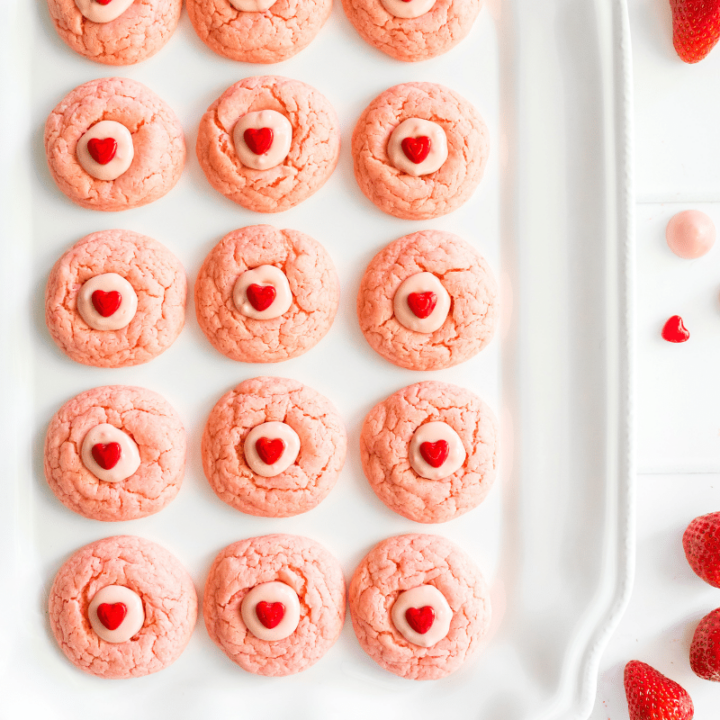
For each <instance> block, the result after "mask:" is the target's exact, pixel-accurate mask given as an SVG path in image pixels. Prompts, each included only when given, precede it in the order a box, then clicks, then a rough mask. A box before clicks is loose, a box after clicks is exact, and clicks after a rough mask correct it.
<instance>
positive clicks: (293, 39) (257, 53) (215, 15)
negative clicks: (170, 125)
mask: <svg viewBox="0 0 720 720" xmlns="http://www.w3.org/2000/svg"><path fill="white" fill-rule="evenodd" d="M268 3H272V4H270V6H269V7H266V6H267V5H268ZM240 7H245V8H248V9H249V8H251V7H253V8H257V9H256V10H249V11H248V10H241V9H239V8H240ZM331 9H332V0H276V1H275V2H272V0H187V11H188V15H189V16H190V21H191V22H192V24H193V27H194V28H195V32H196V33H197V34H198V36H199V37H200V39H201V40H202V41H203V42H204V43H205V44H206V45H207V46H208V47H209V48H210V49H211V50H213V51H214V52H216V53H218V55H223V56H224V57H227V58H230V59H231V60H238V61H239V62H249V63H276V62H280V61H282V60H287V59H288V58H290V57H292V56H293V55H295V54H297V53H299V52H300V51H301V50H303V49H305V48H306V47H307V46H308V45H309V44H310V43H311V42H312V41H313V39H314V38H315V36H316V35H317V34H318V32H320V28H322V26H323V25H324V24H325V21H326V20H327V19H328V17H330V10H331Z"/></svg>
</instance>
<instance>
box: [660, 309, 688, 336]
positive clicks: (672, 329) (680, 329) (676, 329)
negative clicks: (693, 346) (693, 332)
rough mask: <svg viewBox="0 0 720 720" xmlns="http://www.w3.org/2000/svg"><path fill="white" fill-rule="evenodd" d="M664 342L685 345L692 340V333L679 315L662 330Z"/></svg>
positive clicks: (671, 319)
mask: <svg viewBox="0 0 720 720" xmlns="http://www.w3.org/2000/svg"><path fill="white" fill-rule="evenodd" d="M662 336H663V340H667V341H668V342H671V343H683V342H686V341H687V340H689V339H690V331H689V330H688V329H687V328H686V327H685V325H684V324H683V319H682V318H681V317H680V316H679V315H673V316H672V317H671V318H670V319H669V320H668V321H667V322H666V323H665V326H664V327H663V329H662Z"/></svg>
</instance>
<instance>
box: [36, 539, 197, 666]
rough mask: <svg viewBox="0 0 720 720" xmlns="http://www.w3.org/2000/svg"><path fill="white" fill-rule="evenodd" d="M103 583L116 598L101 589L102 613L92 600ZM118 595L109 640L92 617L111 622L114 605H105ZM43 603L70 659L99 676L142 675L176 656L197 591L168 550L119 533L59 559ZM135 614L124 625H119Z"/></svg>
mask: <svg viewBox="0 0 720 720" xmlns="http://www.w3.org/2000/svg"><path fill="white" fill-rule="evenodd" d="M118 587H119V588H120V591H119V592H118V590H117V588H118ZM105 588H112V589H114V590H115V596H114V597H113V596H112V595H110V596H109V597H108V596H107V591H106V592H105V593H103V594H104V595H105V596H106V597H105V599H106V602H104V603H102V604H105V605H106V606H108V605H109V607H105V608H103V609H104V610H106V611H107V614H106V615H103V613H102V610H101V609H100V608H99V607H98V608H95V607H94V606H93V599H94V598H96V596H98V595H99V593H100V592H102V591H103V590H105ZM138 596H139V599H140V603H139V604H137V600H138ZM102 597H103V596H102V595H100V596H99V597H97V599H96V603H97V600H99V599H102ZM119 601H124V602H123V604H124V605H125V606H126V610H127V613H126V614H125V617H123V618H122V621H121V622H120V625H119V627H116V628H115V630H114V637H113V636H112V635H111V636H110V637H111V639H110V640H108V639H105V638H103V637H101V634H102V635H106V634H107V633H106V632H105V631H106V630H107V629H109V628H108V627H107V625H105V624H104V623H102V621H100V623H101V624H99V623H98V619H99V616H103V617H104V618H105V622H106V623H107V624H108V625H110V627H112V625H114V624H115V623H114V622H112V621H113V620H115V622H117V619H118V618H119V616H118V614H117V612H118V610H120V609H119V608H117V607H112V606H113V605H115V604H116V603H117V602H119ZM133 601H134V603H133ZM134 604H137V607H133V605H134ZM48 609H49V617H50V626H51V628H52V632H53V635H54V636H55V639H56V640H57V642H58V645H59V646H60V649H61V650H62V651H63V652H64V653H65V655H66V656H67V658H68V660H70V662H71V663H73V665H76V666H77V667H79V668H80V669H81V670H84V671H85V672H87V673H90V674H91V675H97V676H98V677H102V678H112V679H120V678H131V677H141V676H143V675H149V674H150V673H154V672H157V671H158V670H162V669H164V668H166V667H168V666H169V665H171V664H172V663H173V662H175V660H177V659H178V657H180V655H181V653H182V651H183V650H184V649H185V646H186V645H187V643H188V641H189V640H190V635H191V634H192V631H193V628H194V626H195V621H196V620H197V594H196V592H195V586H194V585H193V582H192V578H191V577H190V575H188V573H187V571H186V570H185V568H183V566H182V565H181V564H180V562H179V561H178V560H177V558H175V557H174V556H173V555H171V554H170V553H169V552H168V551H167V550H165V549H164V548H162V547H160V546H159V545H156V544H155V543H153V542H150V541H149V540H144V539H143V538H139V537H133V536H131V535H119V536H117V537H110V538H105V539H104V540H98V541H97V542H94V543H91V544H90V545H86V546H85V547H84V548H81V549H80V550H78V551H77V552H76V553H74V554H73V555H72V556H71V557H70V559H69V560H67V561H66V562H65V563H64V564H63V566H62V567H61V568H60V570H59V571H58V574H57V575H56V576H55V580H54V581H53V584H52V587H51V588H50V599H49V602H48ZM122 614H123V613H122V612H121V613H120V615H122ZM133 615H135V616H137V617H133ZM136 619H137V621H138V622H137V624H136V625H135V626H134V627H128V628H127V630H126V628H125V625H126V623H127V624H128V625H130V624H131V623H132V622H133V620H136ZM138 626H139V629H138V630H137V631H136V632H134V634H133V635H132V636H130V637H128V635H129V633H130V632H133V630H135V629H136V628H137V627H138ZM100 633H101V634H100Z"/></svg>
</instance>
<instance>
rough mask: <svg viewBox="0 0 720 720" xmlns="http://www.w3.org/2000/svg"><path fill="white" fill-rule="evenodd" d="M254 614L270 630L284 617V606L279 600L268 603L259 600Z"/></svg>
mask: <svg viewBox="0 0 720 720" xmlns="http://www.w3.org/2000/svg"><path fill="white" fill-rule="evenodd" d="M255 614H256V615H257V618H258V620H259V621H260V622H261V623H262V624H263V625H264V626H265V627H266V628H267V629H268V630H272V629H273V628H274V627H276V626H277V625H279V624H280V621H281V620H282V619H283V617H285V606H284V605H283V604H282V603H280V602H274V603H269V602H265V601H264V600H261V601H260V602H259V603H258V604H257V605H256V606H255Z"/></svg>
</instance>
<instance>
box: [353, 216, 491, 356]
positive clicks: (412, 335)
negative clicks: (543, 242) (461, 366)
mask: <svg viewBox="0 0 720 720" xmlns="http://www.w3.org/2000/svg"><path fill="white" fill-rule="evenodd" d="M423 272H428V273H432V274H433V275H435V276H436V277H437V278H438V279H439V280H440V282H441V283H442V285H443V287H444V288H445V290H447V292H448V293H449V295H450V298H451V306H450V312H449V313H448V316H447V318H446V320H445V322H444V323H443V324H442V326H441V327H440V328H438V329H437V330H435V331H434V332H432V333H420V332H414V331H412V330H409V329H408V328H406V327H404V326H403V325H402V324H401V323H400V322H398V320H397V318H396V317H395V314H394V309H393V298H394V297H395V293H396V292H397V290H398V288H399V287H400V285H401V284H402V282H403V281H404V280H406V279H407V278H409V277H411V276H413V275H415V274H416V273H423ZM496 302H497V285H496V283H495V278H494V277H493V275H492V272H491V271H490V268H489V266H488V264H487V263H486V262H485V259H484V258H483V257H482V255H480V253H479V252H478V251H477V250H475V248H473V246H472V245H470V244H469V243H467V242H465V241H464V240H461V239H460V238H459V237H457V236H456V235H453V234H451V233H448V232H443V231H441V230H424V231H422V232H417V233H413V234H412V235H406V236H405V237H402V238H400V239H399V240H396V241H395V242H392V243H390V245H388V246H387V247H386V248H384V249H383V250H381V251H380V252H379V253H378V254H377V255H376V256H375V257H374V258H373V259H372V260H371V261H370V264H369V265H368V268H367V270H366V271H365V275H364V276H363V278H362V281H361V283H360V290H359V292H358V297H357V314H358V319H359V321H360V329H361V330H362V331H363V334H364V335H365V339H366V340H367V341H368V343H369V344H370V346H371V347H372V348H373V350H375V351H376V352H378V353H379V354H380V355H382V356H383V357H384V358H386V359H387V360H389V361H390V362H392V363H395V365H399V366H400V367H404V368H409V369H410V370H439V369H441V368H447V367H451V366H453V365H457V364H458V363H461V362H463V361H465V360H467V359H468V358H471V357H472V356H473V355H476V354H477V353H479V352H480V351H481V350H482V349H483V348H484V347H485V346H486V345H487V344H488V343H489V342H490V340H491V339H492V336H493V334H494V331H495V319H496V315H497V309H496Z"/></svg>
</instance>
